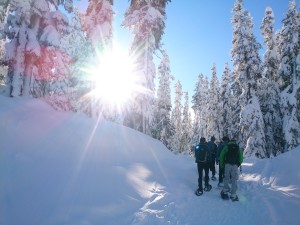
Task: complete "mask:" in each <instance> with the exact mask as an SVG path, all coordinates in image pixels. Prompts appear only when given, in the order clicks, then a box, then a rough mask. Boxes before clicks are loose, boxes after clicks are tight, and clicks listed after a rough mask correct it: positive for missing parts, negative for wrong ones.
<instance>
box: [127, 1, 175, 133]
mask: <svg viewBox="0 0 300 225" xmlns="http://www.w3.org/2000/svg"><path fill="white" fill-rule="evenodd" d="M169 1H170V0H161V1H158V0H131V4H130V7H129V8H128V10H127V11H126V13H125V20H124V23H123V26H124V27H125V28H128V29H130V30H131V31H132V33H133V34H134V40H133V43H132V46H131V57H133V58H134V59H135V64H136V70H135V74H136V76H137V77H138V82H139V85H140V86H141V90H142V91H141V92H140V93H137V96H136V97H135V102H134V105H133V106H132V112H131V114H130V116H131V117H132V120H133V122H132V123H133V127H134V128H135V129H137V130H140V131H142V132H144V133H150V127H149V124H150V123H151V120H152V115H153V112H152V109H153V104H154V91H155V85H154V78H155V64H154V62H153V54H154V52H155V50H156V49H158V48H159V47H160V42H161V38H162V34H163V32H164V28H165V22H164V20H165V15H166V12H165V8H166V4H167V2H169Z"/></svg>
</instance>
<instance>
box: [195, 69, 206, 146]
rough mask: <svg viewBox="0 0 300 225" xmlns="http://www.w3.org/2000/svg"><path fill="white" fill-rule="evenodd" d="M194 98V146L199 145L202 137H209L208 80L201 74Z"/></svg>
mask: <svg viewBox="0 0 300 225" xmlns="http://www.w3.org/2000/svg"><path fill="white" fill-rule="evenodd" d="M194 92H195V93H194V95H193V96H192V104H193V105H192V109H193V110H194V117H195V118H194V124H193V138H192V144H198V142H199V140H200V138H201V137H206V135H207V129H206V127H207V112H208V108H207V94H208V78H207V77H204V76H203V74H202V73H200V74H199V76H198V80H197V83H196V87H195V90H194Z"/></svg>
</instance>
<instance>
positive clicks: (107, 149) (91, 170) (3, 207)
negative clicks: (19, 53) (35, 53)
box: [0, 95, 300, 225]
mask: <svg viewBox="0 0 300 225" xmlns="http://www.w3.org/2000/svg"><path fill="white" fill-rule="evenodd" d="M0 154H1V155H0V225H91V224H95V225H114V224H115V225H127V224H128V225H129V224H139V225H140V224H141V225H142V224H151V225H152V224H153V225H154V224H161V225H165V224H171V225H175V224H177V225H198V224H205V225H209V224H224V225H235V224H243V225H247V224H249V225H252V224H256V225H265V224H270V225H271V224H272V225H274V224H275V225H299V224H300V215H299V212H300V211H299V209H300V164H299V158H300V147H298V148H297V149H294V150H292V151H290V152H288V153H285V154H283V155H280V156H279V157H277V158H274V159H263V160H259V159H254V158H248V159H245V161H244V163H243V165H242V168H243V173H242V174H241V175H240V180H239V182H238V185H239V189H238V195H239V197H240V201H239V202H231V201H224V200H222V199H220V197H219V192H220V190H219V189H218V188H217V181H211V184H212V186H213V189H212V191H211V192H208V193H206V192H204V195H203V196H201V197H197V196H195V195H194V191H195V189H196V188H197V170H196V164H195V163H194V159H193V158H192V157H190V156H187V155H177V156H176V155H174V154H173V153H171V152H170V151H169V150H167V149H166V148H165V147H164V146H163V145H162V144H161V143H160V142H159V141H157V140H155V139H152V138H151V137H149V136H146V135H144V134H141V133H139V132H137V131H135V130H132V129H130V128H127V127H123V126H121V125H118V124H114V123H111V122H107V121H104V120H99V121H97V120H95V119H91V118H88V117H86V116H85V115H82V114H74V113H66V112H57V111H55V110H53V109H52V108H51V107H50V106H48V105H47V104H46V103H44V102H43V101H41V100H38V99H26V98H7V97H4V96H1V95H0Z"/></svg>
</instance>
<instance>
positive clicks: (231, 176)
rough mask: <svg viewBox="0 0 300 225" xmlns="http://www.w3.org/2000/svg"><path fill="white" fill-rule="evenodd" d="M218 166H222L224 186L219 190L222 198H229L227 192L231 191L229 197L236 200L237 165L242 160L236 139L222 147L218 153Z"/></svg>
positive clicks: (238, 165) (239, 164)
mask: <svg viewBox="0 0 300 225" xmlns="http://www.w3.org/2000/svg"><path fill="white" fill-rule="evenodd" d="M219 159H220V166H221V167H222V168H224V169H225V170H224V174H225V177H224V187H223V190H222V191H221V196H222V197H223V198H229V196H228V193H229V190H230V191H231V195H230V198H231V199H232V201H238V196H237V195H236V191H237V180H238V167H240V166H241V164H242V162H243V154H242V151H241V149H240V148H239V146H238V144H237V143H236V140H234V139H232V140H231V141H229V142H228V144H227V145H226V146H225V147H224V148H223V149H222V152H221V154H220V158H219ZM230 180H231V189H230V188H229V181H230Z"/></svg>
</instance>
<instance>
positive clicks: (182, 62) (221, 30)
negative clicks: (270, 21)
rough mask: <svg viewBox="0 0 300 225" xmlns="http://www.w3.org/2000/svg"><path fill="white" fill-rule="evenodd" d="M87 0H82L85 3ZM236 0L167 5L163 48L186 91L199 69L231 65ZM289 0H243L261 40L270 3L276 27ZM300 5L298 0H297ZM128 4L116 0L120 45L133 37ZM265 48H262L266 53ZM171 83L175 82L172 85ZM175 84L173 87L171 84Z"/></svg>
mask: <svg viewBox="0 0 300 225" xmlns="http://www.w3.org/2000/svg"><path fill="white" fill-rule="evenodd" d="M85 2H87V0H81V3H80V4H82V5H85V4H86V3H85ZM234 2H235V0H226V1H225V0H209V1H207V0H190V1H184V0H172V2H171V3H169V4H168V5H167V9H166V10H167V20H166V28H165V34H164V36H163V39H162V41H163V43H164V48H165V49H166V50H167V53H168V55H169V57H170V63H171V72H172V75H173V76H174V77H175V81H174V82H173V84H175V82H176V81H177V80H180V81H181V83H182V86H183V91H188V92H189V96H190V98H191V96H192V95H193V94H194V88H195V83H196V81H197V77H198V75H199V73H203V74H204V75H206V76H208V77H210V76H211V68H212V66H213V64H214V63H216V66H217V75H218V77H220V76H221V75H222V73H223V70H224V67H225V63H226V62H228V63H229V65H231V57H230V49H231V41H232V24H231V22H230V20H231V18H232V16H233V14H232V12H231V10H232V7H233V4H234ZM288 2H289V1H288V0H244V6H245V8H246V9H247V10H248V11H249V12H250V14H251V16H252V17H253V22H254V33H255V36H256V38H257V40H258V42H259V43H261V44H263V38H262V36H261V34H260V29H259V27H260V25H261V21H262V19H263V17H264V12H265V9H266V7H267V6H270V7H271V8H272V9H273V12H274V15H275V30H278V29H279V28H281V26H282V23H281V21H282V19H283V18H284V15H285V13H286V12H287V10H288ZM297 4H298V6H299V5H300V4H299V1H298V0H297ZM128 7H129V2H128V1H127V0H115V1H114V7H113V8H114V11H115V13H116V16H115V20H114V29H115V33H114V38H115V39H116V40H117V41H118V43H119V44H120V45H123V46H124V47H128V46H130V44H131V41H132V35H131V34H130V32H129V31H127V30H124V29H122V28H120V24H121V23H122V21H123V19H124V12H125V11H126V9H127V8H128ZM263 52H264V50H263V49H262V50H261V53H262V54H263ZM173 84H172V85H173ZM172 88H173V87H172Z"/></svg>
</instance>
